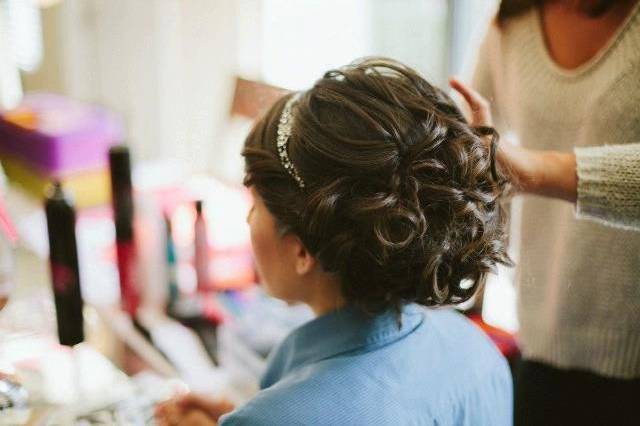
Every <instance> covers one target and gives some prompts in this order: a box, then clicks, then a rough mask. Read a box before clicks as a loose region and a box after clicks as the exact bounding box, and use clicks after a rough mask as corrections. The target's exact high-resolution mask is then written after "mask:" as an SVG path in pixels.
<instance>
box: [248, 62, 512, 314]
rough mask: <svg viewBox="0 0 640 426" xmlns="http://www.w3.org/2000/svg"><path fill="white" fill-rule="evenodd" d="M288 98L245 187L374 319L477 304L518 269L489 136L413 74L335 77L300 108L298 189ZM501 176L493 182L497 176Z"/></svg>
mask: <svg viewBox="0 0 640 426" xmlns="http://www.w3.org/2000/svg"><path fill="white" fill-rule="evenodd" d="M290 96H291V95H287V96H285V97H284V98H283V99H281V100H280V101H278V102H277V103H276V104H275V105H274V106H273V107H272V108H271V109H270V111H269V112H268V113H267V114H266V115H265V116H264V117H263V118H262V119H261V120H260V121H259V122H258V123H257V124H256V126H255V127H254V129H253V131H252V132H251V134H250V135H249V137H248V138H247V140H246V143H245V149H244V151H243V155H244V157H245V164H246V177H245V184H246V185H251V186H253V187H254V188H255V190H256V191H257V192H258V194H260V196H261V197H262V198H263V200H264V202H265V205H266V206H267V208H268V209H269V211H270V212H271V213H272V214H273V215H274V216H275V218H276V220H277V222H278V226H279V227H280V228H281V231H282V232H292V233H294V234H296V235H297V236H298V237H299V238H300V239H301V241H302V242H303V244H304V245H305V247H306V248H307V249H308V250H309V251H310V252H311V253H312V254H313V255H314V257H316V259H318V261H319V262H320V264H321V265H322V267H323V268H324V269H325V270H326V271H328V272H331V273H335V274H337V276H338V277H339V278H340V281H341V285H342V292H343V296H344V297H345V299H346V301H347V302H348V303H350V304H353V305H356V306H359V307H361V308H363V309H365V310H366V311H368V312H378V311H381V310H385V309H390V308H396V309H398V308H399V307H400V306H401V305H402V304H405V303H410V302H417V303H420V304H422V305H427V306H433V305H443V304H455V303H460V302H463V301H465V300H467V299H469V297H471V296H472V295H473V294H474V292H475V291H476V289H477V288H478V287H479V286H480V285H482V283H483V282H484V281H485V279H486V276H487V274H488V273H489V272H490V271H492V269H493V268H494V267H495V265H496V264H497V263H502V264H510V260H509V258H508V256H507V254H506V247H505V230H504V228H505V214H504V211H503V208H502V206H501V204H500V199H501V195H502V194H503V193H504V191H505V189H506V186H507V185H508V183H507V182H506V181H505V180H504V179H502V178H501V177H500V176H495V174H497V173H496V171H495V165H494V164H493V161H494V160H493V156H492V155H491V152H490V151H491V148H490V144H488V143H487V142H486V140H484V138H485V137H492V138H497V134H496V133H495V131H494V130H493V129H491V128H486V127H481V128H473V127H471V126H470V125H469V124H468V123H467V122H466V120H465V118H464V116H463V115H462V114H461V113H460V111H459V110H458V108H457V107H456V105H455V104H454V103H453V102H452V100H451V99H450V98H449V97H448V96H447V95H446V94H445V93H444V92H442V91H441V90H440V89H438V88H436V87H434V86H432V85H431V84H429V83H428V82H427V81H425V80H424V79H423V78H422V77H420V76H419V75H418V74H417V73H416V72H415V71H413V70H412V69H410V68H408V67H406V66H404V65H402V64H400V63H398V62H395V61H393V60H390V59H384V58H369V59H363V60H360V61H357V62H354V63H352V64H350V65H348V66H345V67H343V68H340V69H337V70H332V71H329V72H327V73H326V74H325V75H324V76H323V77H322V78H321V79H320V80H318V81H317V82H316V83H315V85H314V86H313V87H312V88H311V89H310V90H308V91H306V92H303V93H302V94H301V96H300V98H299V99H298V101H297V102H296V103H295V104H294V108H293V116H294V119H293V124H292V129H291V136H290V138H289V143H288V153H289V158H290V159H291V162H292V163H293V165H294V166H295V168H296V170H297V172H298V173H299V175H300V176H301V178H302V179H303V180H304V182H305V187H304V188H302V189H301V188H299V187H298V185H296V182H295V180H294V179H292V177H291V176H290V175H289V174H288V173H287V172H286V170H285V169H284V167H283V165H282V163H281V162H280V159H279V157H278V152H277V149H276V139H277V128H278V121H279V118H280V114H281V112H282V110H283V108H284V105H285V103H286V101H287V99H288V98H289V97H290ZM492 170H493V173H492Z"/></svg>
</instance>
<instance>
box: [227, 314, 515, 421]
mask: <svg viewBox="0 0 640 426" xmlns="http://www.w3.org/2000/svg"><path fill="white" fill-rule="evenodd" d="M261 389H262V390H261V391H260V392H259V393H258V394H257V395H256V396H255V397H254V398H253V399H252V400H251V401H249V402H248V403H247V404H246V405H244V406H242V407H240V408H238V409H237V410H236V411H234V412H233V413H231V414H229V415H227V416H225V417H223V418H222V419H221V423H220V424H221V425H222V426H232V425H474V426H476V425H477V426H482V425H491V426H502V425H511V424H512V381H511V374H510V372H509V368H508V366H507V363H506V361H505V360H504V358H503V357H502V356H501V355H500V353H499V352H498V350H497V349H496V348H495V347H494V345H493V343H492V342H491V341H490V340H489V339H488V338H487V337H486V336H485V335H484V334H483V333H482V331H480V330H479V329H478V328H477V327H476V326H475V325H473V324H472V323H471V322H470V321H469V320H467V319H466V318H465V317H463V316H462V315H460V314H458V313H457V312H454V311H452V310H448V309H430V310H427V309H424V308H421V307H418V306H416V305H408V306H406V307H405V308H404V309H403V312H402V315H401V322H400V325H399V323H398V318H397V316H396V315H395V314H393V313H387V314H382V315H378V316H375V317H368V316H365V315H363V314H361V313H359V312H358V311H356V310H355V309H342V310H339V311H336V312H332V313H330V314H327V315H324V316H321V317H319V318H316V319H314V320H312V321H310V322H308V323H306V324H304V325H303V326H301V327H300V328H298V329H296V330H294V331H293V332H292V333H291V334H290V335H289V336H288V337H287V338H286V339H285V340H284V341H283V342H282V344H281V345H280V346H279V347H278V348H276V349H275V351H274V352H273V353H272V355H271V357H270V360H269V365H268V367H267V371H266V373H265V375H264V377H263V379H262V382H261Z"/></svg>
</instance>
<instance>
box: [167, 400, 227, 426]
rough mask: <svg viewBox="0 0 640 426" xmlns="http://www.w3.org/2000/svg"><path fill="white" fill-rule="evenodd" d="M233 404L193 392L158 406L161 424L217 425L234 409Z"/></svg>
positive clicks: (169, 425) (171, 425) (170, 425)
mask: <svg viewBox="0 0 640 426" xmlns="http://www.w3.org/2000/svg"><path fill="white" fill-rule="evenodd" d="M233 408H234V407H233V404H231V403H230V402H229V401H225V400H212V399H209V398H206V397H204V396H200V395H196V394H193V393H190V394H187V395H183V396H179V397H176V398H173V399H171V400H169V401H167V402H164V403H162V404H160V405H159V406H158V407H156V412H155V416H156V422H157V424H158V425H159V426H174V425H181V426H182V425H186V426H215V425H217V424H218V419H219V418H220V416H222V415H223V414H225V413H228V412H231V411H233Z"/></svg>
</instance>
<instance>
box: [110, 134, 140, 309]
mask: <svg viewBox="0 0 640 426" xmlns="http://www.w3.org/2000/svg"><path fill="white" fill-rule="evenodd" d="M109 168H110V170H111V197H112V204H113V219H114V222H115V226H116V255H117V258H118V275H119V278H120V296H121V300H122V308H123V309H124V310H125V311H126V312H128V313H129V314H130V315H131V316H132V317H134V318H135V315H136V311H137V309H138V306H139V304H140V290H139V289H138V287H137V283H136V279H135V268H136V262H137V260H136V257H137V253H136V246H135V241H134V234H133V187H132V185H131V159H130V155H129V149H128V148H127V147H126V146H123V145H120V146H114V147H112V148H111V149H109Z"/></svg>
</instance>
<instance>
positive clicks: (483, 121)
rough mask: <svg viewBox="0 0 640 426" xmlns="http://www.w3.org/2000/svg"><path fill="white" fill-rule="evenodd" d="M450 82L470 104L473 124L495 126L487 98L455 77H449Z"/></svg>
mask: <svg viewBox="0 0 640 426" xmlns="http://www.w3.org/2000/svg"><path fill="white" fill-rule="evenodd" d="M449 84H450V85H451V87H452V88H453V89H454V90H455V91H456V92H458V93H460V94H461V95H462V97H463V98H464V100H465V101H466V102H467V104H468V105H469V108H470V109H471V125H472V126H493V119H492V117H491V109H490V106H489V102H488V101H487V100H486V99H485V98H483V97H482V96H481V95H480V94H479V93H478V92H476V91H475V90H473V89H472V88H470V87H469V86H467V85H466V84H464V83H463V82H461V81H460V80H458V79H457V78H455V77H451V78H450V79H449Z"/></svg>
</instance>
